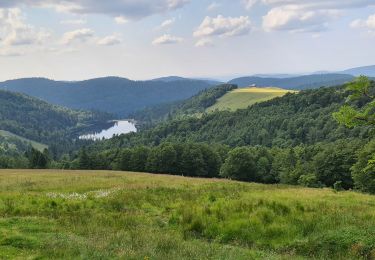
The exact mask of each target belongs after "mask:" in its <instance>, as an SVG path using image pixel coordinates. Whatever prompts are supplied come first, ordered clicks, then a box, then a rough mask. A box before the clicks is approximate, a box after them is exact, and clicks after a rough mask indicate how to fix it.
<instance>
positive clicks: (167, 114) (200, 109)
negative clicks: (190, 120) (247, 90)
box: [130, 84, 238, 127]
mask: <svg viewBox="0 0 375 260" xmlns="http://www.w3.org/2000/svg"><path fill="white" fill-rule="evenodd" d="M237 88H238V87H237V85H232V84H222V85H218V86H216V87H214V88H209V89H205V90H202V91H200V92H199V93H198V94H196V95H194V96H193V97H191V98H189V99H187V100H183V101H179V102H174V103H170V104H161V105H157V106H153V107H148V108H145V109H143V110H140V111H137V112H135V113H133V114H132V115H131V116H130V117H131V118H134V119H136V120H137V121H139V122H141V123H142V125H143V126H144V127H148V126H151V125H153V124H155V123H157V122H160V121H163V120H168V119H169V120H170V119H172V118H181V117H185V116H188V115H194V114H197V113H204V111H205V110H206V109H207V108H209V107H211V106H212V105H214V104H215V103H216V101H217V99H219V98H220V97H222V96H224V95H225V94H226V93H227V92H229V91H232V90H234V89H237Z"/></svg>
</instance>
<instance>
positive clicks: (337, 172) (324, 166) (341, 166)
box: [314, 141, 360, 189]
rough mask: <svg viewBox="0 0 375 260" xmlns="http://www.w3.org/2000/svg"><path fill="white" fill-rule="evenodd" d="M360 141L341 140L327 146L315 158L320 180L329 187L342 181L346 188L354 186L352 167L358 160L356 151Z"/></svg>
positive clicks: (317, 174)
mask: <svg viewBox="0 0 375 260" xmlns="http://www.w3.org/2000/svg"><path fill="white" fill-rule="evenodd" d="M359 147H360V143H349V144H348V142H347V141H343V142H339V143H337V144H336V145H330V146H327V147H326V148H325V149H324V150H323V151H321V152H319V153H318V154H317V155H316V156H315V158H314V167H315V172H316V176H317V178H318V181H320V182H321V183H323V184H324V185H326V186H328V187H333V185H334V184H335V183H336V182H338V181H340V182H341V185H342V187H343V188H345V189H349V188H353V179H352V176H351V172H350V168H351V167H352V165H353V164H354V163H355V162H356V156H355V152H354V151H356V150H357V149H358V148H359Z"/></svg>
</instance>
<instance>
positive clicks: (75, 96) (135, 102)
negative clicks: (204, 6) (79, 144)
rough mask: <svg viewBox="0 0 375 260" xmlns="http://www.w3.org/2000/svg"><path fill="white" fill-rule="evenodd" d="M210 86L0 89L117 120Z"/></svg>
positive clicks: (124, 83)
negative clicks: (112, 116) (101, 112)
mask: <svg viewBox="0 0 375 260" xmlns="http://www.w3.org/2000/svg"><path fill="white" fill-rule="evenodd" d="M210 86H211V84H210V83H208V82H206V81H200V80H190V79H181V80H174V81H158V80H151V81H132V80H128V79H124V78H117V77H107V78H98V79H91V80H85V81H77V82H63V81H53V80H48V79H40V78H31V79H19V80H12V81H6V82H2V83H0V88H3V89H7V90H10V91H15V92H20V93H24V94H27V95H30V96H33V97H37V98H40V99H42V100H45V101H47V102H49V103H52V104H56V105H61V106H66V107H69V108H73V109H85V110H99V111H105V112H109V113H113V114H116V115H117V116H121V117H125V116H128V115H129V114H130V113H132V112H135V111H137V110H140V109H143V108H145V107H148V106H152V105H156V104H162V103H168V102H174V101H178V100H183V99H186V98H189V97H191V96H193V95H195V94H196V93H198V92H199V91H201V90H203V89H206V88H209V87H210Z"/></svg>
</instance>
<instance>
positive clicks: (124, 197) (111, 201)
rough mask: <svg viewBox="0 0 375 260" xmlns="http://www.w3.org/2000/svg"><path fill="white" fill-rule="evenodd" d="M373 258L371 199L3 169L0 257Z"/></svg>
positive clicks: (210, 182)
mask: <svg viewBox="0 0 375 260" xmlns="http://www.w3.org/2000/svg"><path fill="white" fill-rule="evenodd" d="M374 257H375V197H374V196H370V195H364V194H359V193H355V192H340V193H337V192H334V191H333V190H330V189H307V188H299V187H290V186H281V185H275V186H272V185H260V184H251V183H240V182H234V181H227V180H216V179H192V178H183V177H176V176H167V175H165V176H162V175H149V174H140V173H121V172H110V171H103V172H90V171H58V170H55V171H53V170H45V171H40V170H22V171H21V170H3V171H0V259H14V258H16V259H236V260H237V259H312V258H315V259H374Z"/></svg>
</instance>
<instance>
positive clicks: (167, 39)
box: [152, 34, 183, 45]
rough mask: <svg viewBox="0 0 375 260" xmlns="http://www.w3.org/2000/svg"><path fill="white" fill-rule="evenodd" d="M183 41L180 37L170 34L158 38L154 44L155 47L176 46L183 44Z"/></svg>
mask: <svg viewBox="0 0 375 260" xmlns="http://www.w3.org/2000/svg"><path fill="white" fill-rule="evenodd" d="M182 41H183V39H182V38H180V37H176V36H172V35H170V34H164V35H162V36H160V37H158V38H156V39H155V40H154V41H153V42H152V44H153V45H161V44H176V43H179V42H182Z"/></svg>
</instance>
